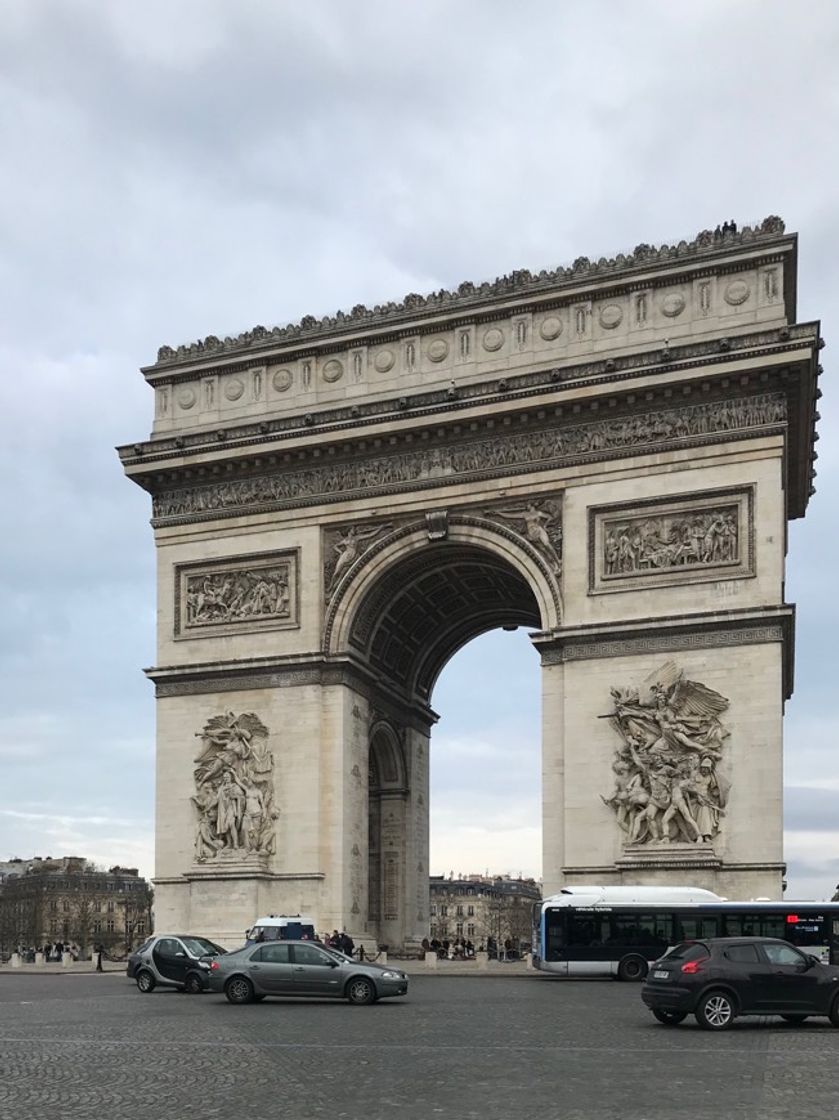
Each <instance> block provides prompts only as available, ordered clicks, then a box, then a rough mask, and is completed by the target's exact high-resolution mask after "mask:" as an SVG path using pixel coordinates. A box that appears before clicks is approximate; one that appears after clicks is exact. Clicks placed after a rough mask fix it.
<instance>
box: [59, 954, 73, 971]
mask: <svg viewBox="0 0 839 1120" xmlns="http://www.w3.org/2000/svg"><path fill="white" fill-rule="evenodd" d="M72 963H73V955H72V953H62V954H61V964H62V966H63V967H64V968H69V967H70V965H71V964H72Z"/></svg>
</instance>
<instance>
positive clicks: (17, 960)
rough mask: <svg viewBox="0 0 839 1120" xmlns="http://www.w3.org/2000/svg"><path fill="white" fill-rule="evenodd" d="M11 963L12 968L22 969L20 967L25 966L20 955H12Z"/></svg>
mask: <svg viewBox="0 0 839 1120" xmlns="http://www.w3.org/2000/svg"><path fill="white" fill-rule="evenodd" d="M9 963H10V964H11V966H12V968H20V966H21V965H22V964H23V961H22V960H21V956H20V953H12V959H11V961H10V962H9Z"/></svg>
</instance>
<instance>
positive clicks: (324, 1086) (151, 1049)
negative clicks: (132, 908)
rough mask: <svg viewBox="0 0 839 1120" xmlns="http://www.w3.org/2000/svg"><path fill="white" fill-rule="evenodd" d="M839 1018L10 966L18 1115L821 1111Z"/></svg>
mask: <svg viewBox="0 0 839 1120" xmlns="http://www.w3.org/2000/svg"><path fill="white" fill-rule="evenodd" d="M837 1114H839V1030H835V1029H833V1028H831V1027H829V1026H828V1025H827V1021H826V1020H824V1021H819V1020H814V1021H813V1022H812V1023H810V1022H808V1023H806V1024H804V1025H803V1026H801V1027H791V1026H788V1025H786V1024H783V1023H781V1022H780V1021H778V1020H770V1019H767V1020H743V1021H742V1022H740V1023H737V1024H736V1025H735V1027H734V1029H733V1030H731V1031H729V1032H727V1033H726V1034H711V1033H708V1032H704V1031H700V1030H699V1029H698V1028H696V1027H695V1026H693V1025H692V1020H690V1021H689V1022H686V1023H685V1024H683V1025H682V1026H680V1027H678V1028H676V1029H673V1028H667V1027H662V1026H659V1025H658V1024H656V1023H655V1022H654V1020H653V1019H652V1017H651V1016H650V1015H649V1014H648V1012H646V1010H645V1009H644V1008H643V1006H642V1005H641V1002H640V997H639V994H638V988H637V987H636V986H634V985H624V984H616V983H612V982H610V981H571V980H551V979H547V978H545V979H543V978H537V979H533V978H525V977H521V978H517V977H498V978H496V977H488V978H485V979H481V978H469V977H464V978H462V979H461V978H456V977H452V978H445V977H420V978H417V979H415V980H414V981H413V983H412V989H411V993H410V996H409V997H408V999H407V1000H391V1001H385V1002H382V1003H380V1004H376V1005H374V1006H372V1007H350V1006H349V1005H347V1004H344V1003H332V1002H329V1001H323V1002H320V1001H317V1002H316V1001H312V1000H310V1001H302V1000H301V1001H298V1002H292V1001H286V1002H280V1001H270V1000H267V1001H266V1002H265V1003H262V1004H255V1005H251V1006H246V1007H232V1006H230V1005H228V1004H227V1003H226V1001H225V1000H224V998H223V997H221V996H213V995H202V996H186V995H181V994H179V993H177V992H166V991H160V990H158V991H156V992H154V993H152V994H151V995H147V996H142V995H140V994H139V992H137V991H136V989H135V988H134V987H133V985H131V984H129V983H128V981H126V980H125V979H124V978H122V977H118V976H114V975H107V974H106V975H103V976H96V975H93V976H90V975H87V976H85V975H76V976H32V975H28V976H17V975H9V974H4V975H2V976H0V1118H2V1120H7V1118H9V1120H11V1118H12V1117H14V1120H41V1118H44V1120H47V1118H48V1120H92V1118H95V1120H103V1118H104V1117H108V1118H112V1120H135V1118H137V1120H140V1118H142V1120H164V1118H165V1120H193V1118H195V1120H234V1118H235V1120H286V1118H288V1120H309V1118H313V1117H325V1118H329V1120H362V1118H363V1120H394V1117H399V1118H404V1120H438V1118H439V1120H513V1118H514V1117H522V1118H527V1120H530V1118H538V1120H728V1118H731V1120H735V1118H736V1120H787V1118H790V1120H791V1118H793V1117H794V1118H795V1120H803V1118H806V1120H815V1118H821V1117H827V1116H836V1115H837Z"/></svg>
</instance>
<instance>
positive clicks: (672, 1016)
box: [653, 1007, 687, 1027]
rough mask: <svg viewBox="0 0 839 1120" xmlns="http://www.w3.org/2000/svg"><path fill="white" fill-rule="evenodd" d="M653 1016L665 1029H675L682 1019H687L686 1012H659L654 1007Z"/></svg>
mask: <svg viewBox="0 0 839 1120" xmlns="http://www.w3.org/2000/svg"><path fill="white" fill-rule="evenodd" d="M653 1015H654V1016H655V1017H656V1019H658V1021H659V1023H664V1025H665V1027H677V1026H678V1025H679V1023H681V1021H682V1020H683V1019H686V1018H687V1011H660V1010H659V1009H658V1008H657V1007H654V1008H653Z"/></svg>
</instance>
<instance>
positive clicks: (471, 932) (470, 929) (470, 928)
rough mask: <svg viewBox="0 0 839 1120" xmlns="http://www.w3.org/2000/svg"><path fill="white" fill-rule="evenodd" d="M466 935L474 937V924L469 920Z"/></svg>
mask: <svg viewBox="0 0 839 1120" xmlns="http://www.w3.org/2000/svg"><path fill="white" fill-rule="evenodd" d="M466 936H467V937H474V936H475V926H474V925H473V923H472V922H470V923H469V925H468V926H467V927H466Z"/></svg>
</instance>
